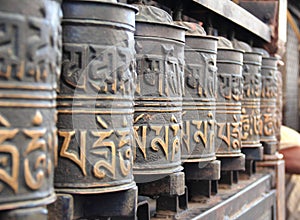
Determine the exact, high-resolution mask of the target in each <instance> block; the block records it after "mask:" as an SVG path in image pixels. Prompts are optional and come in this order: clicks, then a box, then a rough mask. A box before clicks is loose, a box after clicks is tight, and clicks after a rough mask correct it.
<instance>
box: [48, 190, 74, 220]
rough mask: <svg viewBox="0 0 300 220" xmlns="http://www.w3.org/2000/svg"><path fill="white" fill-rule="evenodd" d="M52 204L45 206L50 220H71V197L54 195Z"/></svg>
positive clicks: (72, 203)
mask: <svg viewBox="0 0 300 220" xmlns="http://www.w3.org/2000/svg"><path fill="white" fill-rule="evenodd" d="M56 196H57V199H56V201H55V202H54V203H52V204H50V205H48V206H47V209H48V217H49V219H51V220H61V219H65V220H71V219H73V213H74V201H73V196H72V195H70V194H56Z"/></svg>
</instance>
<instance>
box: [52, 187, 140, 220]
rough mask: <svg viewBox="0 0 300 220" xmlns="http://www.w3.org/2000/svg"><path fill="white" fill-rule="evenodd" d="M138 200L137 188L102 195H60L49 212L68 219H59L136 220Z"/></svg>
mask: <svg viewBox="0 0 300 220" xmlns="http://www.w3.org/2000/svg"><path fill="white" fill-rule="evenodd" d="M137 200H138V199H137V187H134V188H132V189H129V190H124V191H117V192H110V193H101V194H60V195H58V200H57V201H56V203H54V204H53V205H52V207H51V208H50V209H49V210H50V211H51V212H53V211H54V213H50V216H52V215H53V216H59V215H61V216H63V217H66V218H59V219H68V220H69V219H73V218H74V219H111V218H113V219H118V218H120V219H128V220H129V219H130V220H131V219H132V220H134V219H135V218H136V210H137ZM73 202H74V203H73ZM72 203H73V204H72ZM63 206H64V207H63ZM55 212H56V213H55ZM63 212H64V214H63ZM72 216H74V217H72ZM54 219H55V218H54Z"/></svg>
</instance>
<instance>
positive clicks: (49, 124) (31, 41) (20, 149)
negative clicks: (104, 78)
mask: <svg viewBox="0 0 300 220" xmlns="http://www.w3.org/2000/svg"><path fill="white" fill-rule="evenodd" d="M0 4H1V7H0V20H1V22H0V23H1V34H0V127H1V129H0V210H3V209H13V208H19V207H28V206H30V207H33V206H37V205H44V204H47V203H50V202H52V201H53V200H54V198H55V196H54V190H53V171H54V151H55V150H56V147H57V145H56V143H57V138H56V130H57V129H56V126H55V123H56V110H55V107H56V103H55V98H56V93H55V88H56V80H57V77H58V75H59V74H60V60H61V26H60V18H61V16H60V15H61V9H60V3H59V2H58V1H51V0H30V1H29V0H24V1H18V0H12V1H4V0H3V1H0ZM27 214H28V213H27ZM9 215H10V214H9ZM32 216H35V214H33V215H32ZM6 217H7V218H6V219H11V218H12V217H10V216H8V215H7V216H6ZM16 218H17V219H19V217H16ZM27 218H28V216H27Z"/></svg>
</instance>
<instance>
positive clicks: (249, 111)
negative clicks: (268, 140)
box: [241, 52, 262, 160]
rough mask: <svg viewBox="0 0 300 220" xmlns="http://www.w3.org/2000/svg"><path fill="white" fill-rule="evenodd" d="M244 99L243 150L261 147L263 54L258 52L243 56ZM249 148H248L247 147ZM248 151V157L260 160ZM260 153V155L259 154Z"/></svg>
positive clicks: (242, 117)
mask: <svg viewBox="0 0 300 220" xmlns="http://www.w3.org/2000/svg"><path fill="white" fill-rule="evenodd" d="M243 60H244V61H243V63H244V65H243V82H244V84H243V100H242V115H241V122H242V137H241V140H242V148H243V149H242V150H243V151H244V152H245V151H246V152H247V150H248V151H249V150H251V149H255V148H257V149H260V148H262V144H261V143H260V136H259V130H260V127H259V126H260V96H261V62H262V54H261V53H258V52H245V53H244V56H243ZM246 148H247V149H246ZM256 155H257V157H253V156H251V153H250V152H249V153H248V154H247V153H246V158H251V159H255V160H260V159H262V158H261V156H262V155H261V154H256ZM259 155H260V156H259Z"/></svg>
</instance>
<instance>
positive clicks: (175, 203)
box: [155, 187, 188, 219]
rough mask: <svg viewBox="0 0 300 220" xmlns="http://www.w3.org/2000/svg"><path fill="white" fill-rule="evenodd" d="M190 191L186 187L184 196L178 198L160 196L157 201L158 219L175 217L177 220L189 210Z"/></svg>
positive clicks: (176, 196)
mask: <svg viewBox="0 0 300 220" xmlns="http://www.w3.org/2000/svg"><path fill="white" fill-rule="evenodd" d="M187 193H188V191H187V188H186V187H185V189H184V194H182V195H180V196H178V195H174V196H168V195H166V196H160V197H159V198H158V199H157V205H156V214H155V216H156V217H162V218H170V217H171V216H173V219H175V218H176V217H175V216H177V214H178V213H180V212H182V211H184V210H186V209H187V208H188V194H187Z"/></svg>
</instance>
